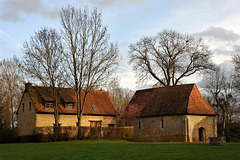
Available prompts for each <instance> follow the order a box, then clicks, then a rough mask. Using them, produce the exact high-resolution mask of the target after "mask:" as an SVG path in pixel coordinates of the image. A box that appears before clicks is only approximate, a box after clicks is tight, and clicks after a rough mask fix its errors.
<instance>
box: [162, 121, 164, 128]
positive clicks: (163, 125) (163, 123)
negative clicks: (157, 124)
mask: <svg viewBox="0 0 240 160" xmlns="http://www.w3.org/2000/svg"><path fill="white" fill-rule="evenodd" d="M161 127H162V129H163V128H164V121H163V120H162V126H161Z"/></svg>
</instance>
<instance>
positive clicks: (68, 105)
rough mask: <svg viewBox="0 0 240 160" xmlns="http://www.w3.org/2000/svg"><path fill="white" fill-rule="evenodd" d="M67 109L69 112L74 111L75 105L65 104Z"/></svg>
mask: <svg viewBox="0 0 240 160" xmlns="http://www.w3.org/2000/svg"><path fill="white" fill-rule="evenodd" d="M65 108H66V109H68V110H72V109H74V103H65Z"/></svg>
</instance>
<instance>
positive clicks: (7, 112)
mask: <svg viewBox="0 0 240 160" xmlns="http://www.w3.org/2000/svg"><path fill="white" fill-rule="evenodd" d="M0 86H1V89H0V123H1V124H3V126H4V127H7V128H8V127H10V126H11V127H12V129H14V127H15V125H16V110H17V107H18V105H19V102H20V98H21V95H22V91H23V74H22V66H21V64H20V62H19V59H18V58H17V57H15V56H14V57H13V58H10V59H4V60H2V61H0ZM3 126H2V127H3Z"/></svg>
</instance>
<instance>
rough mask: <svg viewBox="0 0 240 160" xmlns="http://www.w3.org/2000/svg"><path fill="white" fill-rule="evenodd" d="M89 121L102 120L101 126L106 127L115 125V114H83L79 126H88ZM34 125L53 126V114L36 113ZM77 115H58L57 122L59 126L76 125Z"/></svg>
mask: <svg viewBox="0 0 240 160" xmlns="http://www.w3.org/2000/svg"><path fill="white" fill-rule="evenodd" d="M90 121H102V127H108V124H114V125H115V126H116V117H115V116H89V115H83V117H82V121H81V126H88V127H90ZM36 122H37V123H36V126H37V127H47V126H53V124H54V122H55V121H54V115H53V114H39V113H38V114H36ZM76 122H77V115H65V114H60V115H59V123H61V126H76Z"/></svg>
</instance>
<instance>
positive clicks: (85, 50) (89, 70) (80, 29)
mask: <svg viewBox="0 0 240 160" xmlns="http://www.w3.org/2000/svg"><path fill="white" fill-rule="evenodd" d="M60 16H61V24H62V35H63V39H64V44H65V45H66V46H67V47H66V50H65V52H64V57H65V61H66V64H67V65H66V69H67V73H68V76H69V79H68V82H67V83H68V84H69V85H70V86H72V87H74V88H75V90H76V95H77V101H78V105H77V107H78V125H80V124H81V122H80V121H81V116H82V114H83V111H84V104H85V99H86V97H87V94H88V92H89V91H90V90H92V89H93V88H96V87H98V86H102V85H104V84H106V83H107V82H108V80H109V78H110V75H111V74H112V73H113V71H114V70H115V69H116V66H117V64H118V48H117V45H116V44H113V43H110V44H109V42H108V41H109V35H108V34H107V28H106V27H104V26H103V24H102V20H101V13H100V12H99V11H98V10H97V9H94V10H92V11H91V12H89V10H88V9H87V8H85V9H84V10H81V9H75V8H74V7H70V6H69V7H67V8H63V9H62V11H61V13H60ZM72 82H73V83H72ZM73 84H74V85H73ZM82 90H84V95H81V93H82ZM80 97H83V101H82V102H81V100H80Z"/></svg>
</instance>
